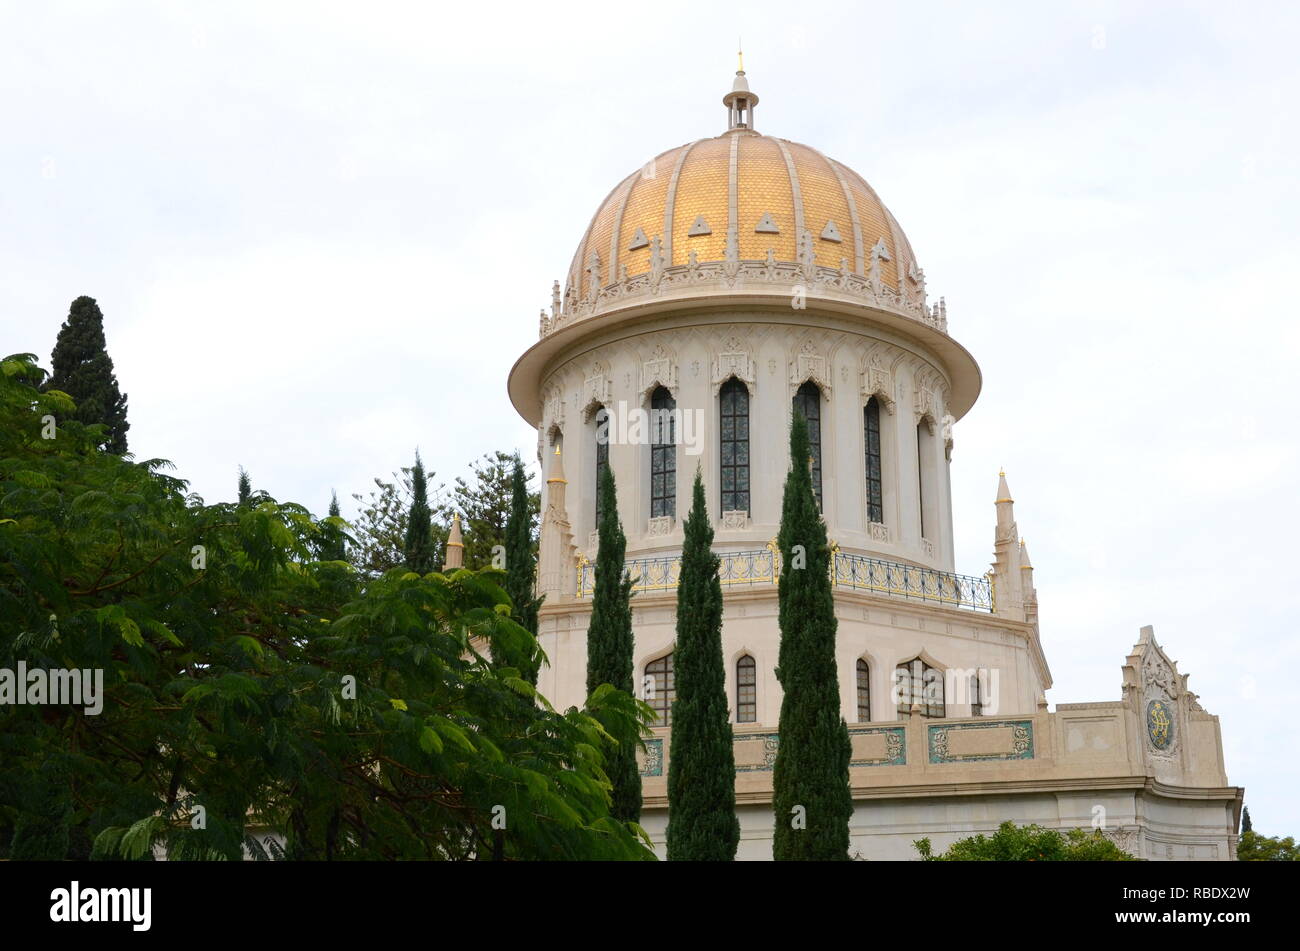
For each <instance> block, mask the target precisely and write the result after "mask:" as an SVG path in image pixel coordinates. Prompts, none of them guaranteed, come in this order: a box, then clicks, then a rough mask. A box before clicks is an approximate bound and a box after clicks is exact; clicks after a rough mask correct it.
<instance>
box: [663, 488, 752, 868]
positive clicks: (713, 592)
mask: <svg viewBox="0 0 1300 951" xmlns="http://www.w3.org/2000/svg"><path fill="white" fill-rule="evenodd" d="M684 528H685V542H684V544H683V546H682V568H681V573H680V575H679V576H678V582H677V643H676V646H675V647H674V648H673V668H674V671H675V674H676V687H677V702H676V703H674V704H673V731H672V734H671V739H670V741H669V742H670V744H671V745H670V747H669V756H668V860H669V861H670V862H676V861H687V862H690V861H695V862H708V861H712V862H730V861H732V860H734V859H735V857H736V845H737V843H738V842H739V841H740V822H739V820H737V819H736V759H735V753H734V751H733V749H732V746H731V717H730V716H729V715H728V710H727V687H726V679H727V678H726V673H725V672H724V670H723V663H722V582H721V581H720V580H719V579H718V556H717V555H715V554H713V549H712V547H711V546H712V545H713V526H712V525H710V524H709V513H708V509H707V507H706V506H705V502H704V482H703V480H702V479H701V477H700V471H699V469H696V470H695V490H694V495H693V497H692V499H691V512H690V514H689V515H688V516H686V524H685V527H684Z"/></svg>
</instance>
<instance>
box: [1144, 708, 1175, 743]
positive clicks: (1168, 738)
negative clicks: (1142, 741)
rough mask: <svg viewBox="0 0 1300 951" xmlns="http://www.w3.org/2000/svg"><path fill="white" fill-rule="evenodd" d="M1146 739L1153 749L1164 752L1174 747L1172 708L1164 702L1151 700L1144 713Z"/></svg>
mask: <svg viewBox="0 0 1300 951" xmlns="http://www.w3.org/2000/svg"><path fill="white" fill-rule="evenodd" d="M1146 721H1147V722H1146V726H1147V739H1148V740H1150V741H1151V746H1152V748H1153V749H1156V750H1159V751H1161V752H1165V751H1167V750H1169V749H1171V748H1172V747H1173V745H1174V738H1175V722H1176V721H1175V716H1174V708H1173V705H1172V704H1171V703H1169V702H1168V701H1166V700H1151V701H1148V703H1147V711H1146Z"/></svg>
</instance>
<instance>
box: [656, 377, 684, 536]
mask: <svg viewBox="0 0 1300 951" xmlns="http://www.w3.org/2000/svg"><path fill="white" fill-rule="evenodd" d="M676 409H677V401H676V400H674V399H673V397H672V394H671V393H669V392H668V390H667V389H665V388H664V387H662V386H661V387H659V388H658V389H656V390H655V391H654V393H653V394H652V395H651V397H650V517H651V518H659V517H660V516H662V515H676V514H677V441H676V435H677V433H676V429H675V423H676V420H675V418H674V417H675V416H676V415H677V414H676V412H675V410H676Z"/></svg>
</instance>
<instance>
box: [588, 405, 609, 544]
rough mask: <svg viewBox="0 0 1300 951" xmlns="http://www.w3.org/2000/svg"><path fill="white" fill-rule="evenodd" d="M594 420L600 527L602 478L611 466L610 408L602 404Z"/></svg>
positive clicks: (597, 503) (597, 526)
mask: <svg viewBox="0 0 1300 951" xmlns="http://www.w3.org/2000/svg"><path fill="white" fill-rule="evenodd" d="M592 421H593V422H594V423H595V426H596V492H595V497H596V528H597V529H599V528H600V514H601V513H600V480H601V477H602V476H604V474H605V470H606V469H608V468H609V410H607V409H605V407H603V406H601V407H599V408H598V409H597V410H596V414H595V416H593V417H592Z"/></svg>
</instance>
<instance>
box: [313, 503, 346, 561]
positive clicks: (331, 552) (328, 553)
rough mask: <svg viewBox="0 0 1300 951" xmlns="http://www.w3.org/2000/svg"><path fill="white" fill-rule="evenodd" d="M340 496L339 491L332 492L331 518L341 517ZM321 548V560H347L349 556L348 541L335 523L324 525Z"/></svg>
mask: <svg viewBox="0 0 1300 951" xmlns="http://www.w3.org/2000/svg"><path fill="white" fill-rule="evenodd" d="M339 517H340V512H339V496H338V493H337V492H331V493H330V518H339ZM323 528H324V531H323V532H322V540H321V550H320V560H321V561H346V560H347V557H348V546H347V542H346V541H345V540H344V538H343V532H342V530H341V529H339V528H338V527H336V526H334V525H326V526H324V527H323Z"/></svg>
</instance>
